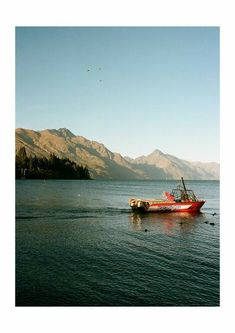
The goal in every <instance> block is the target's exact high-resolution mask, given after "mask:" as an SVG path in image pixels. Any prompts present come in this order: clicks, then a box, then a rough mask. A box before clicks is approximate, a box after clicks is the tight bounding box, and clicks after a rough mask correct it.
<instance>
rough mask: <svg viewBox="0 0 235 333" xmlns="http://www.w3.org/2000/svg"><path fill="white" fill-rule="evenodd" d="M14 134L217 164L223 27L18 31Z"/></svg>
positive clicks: (124, 151)
mask: <svg viewBox="0 0 235 333" xmlns="http://www.w3.org/2000/svg"><path fill="white" fill-rule="evenodd" d="M88 69H89V71H88ZM100 80H101V81H100ZM16 127H23V128H29V129H34V130H42V129H45V128H56V129H58V128H60V127H66V128H68V129H70V130H71V131H72V132H73V133H74V134H76V135H82V136H85V137H86V138H88V139H90V140H96V141H99V142H102V143H103V144H104V145H106V146H107V148H109V149H110V150H112V151H115V152H120V153H121V154H122V155H124V156H125V155H127V156H130V157H137V156H140V155H147V154H149V153H151V152H152V151H153V150H154V149H160V150H162V151H163V152H165V153H169V154H172V155H175V156H177V157H179V158H183V159H186V160H191V161H204V162H210V161H217V162H218V161H219V28H217V27H205V28H203V27H195V28H193V27H191V28H187V27H186V28H180V27H176V28H174V27H172V28H164V27H163V28H159V27H153V28H144V27H137V28H124V27H119V28H108V27H104V28H101V27H92V28H89V27H87V28H85V27H81V28H65V27H62V28H58V27H55V28H50V27H49V28H30V27H25V28H23V27H19V28H16Z"/></svg>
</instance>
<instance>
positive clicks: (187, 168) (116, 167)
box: [15, 128, 219, 180]
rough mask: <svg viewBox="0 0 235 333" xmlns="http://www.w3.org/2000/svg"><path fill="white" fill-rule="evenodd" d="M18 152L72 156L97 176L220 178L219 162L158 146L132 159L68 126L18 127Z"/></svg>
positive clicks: (123, 178) (121, 177)
mask: <svg viewBox="0 0 235 333" xmlns="http://www.w3.org/2000/svg"><path fill="white" fill-rule="evenodd" d="M15 140H16V144H15V148H16V152H17V151H18V150H19V149H20V148H21V147H25V149H26V153H27V154H28V155H30V154H31V155H34V156H39V157H43V156H45V157H49V155H50V154H55V155H56V156H58V157H59V158H69V159H70V160H71V161H74V162H76V163H77V164H80V165H83V166H87V167H88V169H89V172H90V174H91V176H92V178H94V179H120V180H127V179H130V180H131V179H180V177H184V178H185V179H194V180H214V179H219V164H218V163H215V162H211V163H202V162H189V161H185V160H182V159H179V158H177V157H175V156H172V155H169V154H165V153H163V152H161V151H160V150H158V149H156V150H154V151H153V152H152V153H151V154H149V155H147V156H144V155H143V156H140V157H138V158H135V159H132V158H130V157H123V156H122V155H121V154H119V153H114V152H111V151H110V150H109V149H107V148H106V147H105V146H104V145H103V144H102V143H99V142H96V141H91V140H88V139H86V138H84V137H83V136H76V135H74V134H73V133H72V132H70V131H69V130H68V129H66V128H60V129H58V130H56V129H45V130H42V131H34V130H31V129H23V128H17V129H16V132H15Z"/></svg>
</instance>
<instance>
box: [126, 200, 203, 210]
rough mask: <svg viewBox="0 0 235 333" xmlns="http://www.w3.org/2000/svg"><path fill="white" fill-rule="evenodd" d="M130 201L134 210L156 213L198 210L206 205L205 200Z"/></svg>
mask: <svg viewBox="0 0 235 333" xmlns="http://www.w3.org/2000/svg"><path fill="white" fill-rule="evenodd" d="M133 200H134V199H132V201H130V206H131V208H132V210H135V211H142V212H143V211H145V212H156V213H164V212H167V213H169V212H189V213H191V212H198V211H200V208H201V207H202V206H203V205H204V203H205V201H204V200H201V201H194V202H191V201H185V202H158V203H155V202H154V201H153V202H151V201H141V200H136V201H133Z"/></svg>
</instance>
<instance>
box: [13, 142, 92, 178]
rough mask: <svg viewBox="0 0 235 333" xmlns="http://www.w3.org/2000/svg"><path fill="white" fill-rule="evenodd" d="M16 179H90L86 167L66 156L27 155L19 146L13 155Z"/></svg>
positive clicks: (23, 148)
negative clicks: (14, 155)
mask: <svg viewBox="0 0 235 333" xmlns="http://www.w3.org/2000/svg"><path fill="white" fill-rule="evenodd" d="M15 176H16V179H91V176H90V174H89V170H88V168H87V167H86V166H85V167H84V166H81V165H78V164H76V163H75V162H73V161H71V160H69V159H68V158H59V157H57V156H56V155H54V154H50V156H49V158H46V157H37V156H32V155H29V156H27V153H26V150H25V147H21V148H20V149H19V151H18V152H17V153H16V157H15Z"/></svg>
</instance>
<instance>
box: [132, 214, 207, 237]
mask: <svg viewBox="0 0 235 333" xmlns="http://www.w3.org/2000/svg"><path fill="white" fill-rule="evenodd" d="M203 216H204V214H203V213H200V212H197V213H186V212H181V213H162V214H156V213H147V214H146V213H137V212H132V213H131V214H130V215H129V221H130V225H131V228H132V229H133V230H135V231H146V229H147V231H153V230H158V231H159V232H163V233H166V234H168V235H171V236H174V235H175V234H177V233H178V232H179V231H181V232H185V233H187V232H190V231H191V230H192V229H193V228H195V227H196V225H197V224H198V222H201V221H202V220H203Z"/></svg>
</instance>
